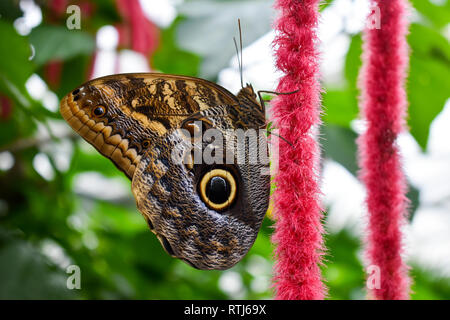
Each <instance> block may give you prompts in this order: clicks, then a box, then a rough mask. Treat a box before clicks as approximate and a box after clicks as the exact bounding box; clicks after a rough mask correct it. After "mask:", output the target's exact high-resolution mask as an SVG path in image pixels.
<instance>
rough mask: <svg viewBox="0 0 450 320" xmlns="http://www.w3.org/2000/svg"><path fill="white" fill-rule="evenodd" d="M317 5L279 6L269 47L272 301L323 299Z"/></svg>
mask: <svg viewBox="0 0 450 320" xmlns="http://www.w3.org/2000/svg"><path fill="white" fill-rule="evenodd" d="M319 2H320V1H319V0H303V1H298V0H297V1H296V0H278V1H277V2H276V8H277V9H278V10H279V14H280V15H279V18H278V20H277V22H276V29H277V31H278V35H277V37H276V38H275V41H274V47H275V50H276V66H277V68H278V69H279V70H281V71H283V73H284V76H283V77H282V78H281V79H280V82H279V85H278V88H277V91H279V92H291V91H295V90H298V92H297V93H293V94H289V95H281V96H279V97H277V99H276V100H275V102H274V104H273V109H272V110H273V111H272V115H273V118H274V120H275V122H276V123H277V126H278V128H279V130H280V131H279V133H280V136H282V137H284V138H286V139H287V140H289V141H291V142H292V143H293V146H292V147H291V146H290V145H288V144H287V143H285V142H283V141H280V149H279V169H278V170H279V171H278V174H277V176H276V177H275V183H276V186H277V187H276V189H275V192H274V198H275V212H274V217H275V219H276V224H275V232H274V235H273V237H272V241H273V242H274V244H275V245H276V249H275V256H276V258H277V260H276V262H275V267H274V279H273V281H274V286H275V298H276V299H296V300H297V299H301V300H309V299H323V298H324V296H325V294H326V288H325V286H324V284H323V283H322V276H321V271H320V264H321V258H322V255H323V251H324V248H323V239H322V233H323V227H322V223H321V220H322V208H321V204H320V200H319V198H320V191H319V158H320V151H319V146H318V142H317V138H316V136H317V130H318V126H319V125H320V112H321V109H320V91H321V89H320V84H319V59H318V51H317V46H318V39H317V35H316V29H317V24H318V15H319V13H318V4H319Z"/></svg>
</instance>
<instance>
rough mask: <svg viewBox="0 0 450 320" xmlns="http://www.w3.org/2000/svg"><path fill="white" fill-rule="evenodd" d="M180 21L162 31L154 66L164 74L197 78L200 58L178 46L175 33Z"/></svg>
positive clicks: (153, 57) (153, 62)
mask: <svg viewBox="0 0 450 320" xmlns="http://www.w3.org/2000/svg"><path fill="white" fill-rule="evenodd" d="M180 21H181V20H180V19H177V20H175V21H174V22H173V23H172V25H171V26H170V27H169V28H167V29H165V30H163V31H162V35H161V40H162V41H161V43H160V45H159V47H158V49H157V50H156V52H155V53H154V54H153V56H152V65H153V67H154V68H156V69H158V70H160V71H161V72H164V73H170V74H181V75H186V76H194V77H195V76H197V75H198V70H199V66H200V57H199V56H198V55H196V54H193V53H190V52H188V51H185V50H182V49H180V48H179V47H178V46H177V44H176V40H175V31H176V28H177V26H178V24H179V22H180Z"/></svg>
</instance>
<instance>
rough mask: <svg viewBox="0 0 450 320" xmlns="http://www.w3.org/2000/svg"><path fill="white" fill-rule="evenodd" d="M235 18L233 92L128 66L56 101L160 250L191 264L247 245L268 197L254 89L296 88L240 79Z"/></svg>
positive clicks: (228, 262) (229, 256) (223, 262)
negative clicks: (116, 175)
mask: <svg viewBox="0 0 450 320" xmlns="http://www.w3.org/2000/svg"><path fill="white" fill-rule="evenodd" d="M238 24H239V35H240V57H239V49H238V45H237V42H236V39H233V40H234V44H235V47H236V51H237V53H238V55H237V58H238V63H239V71H240V78H241V90H240V91H239V92H238V94H237V95H233V94H232V93H231V92H229V91H228V90H227V89H225V88H223V87H222V86H219V85H217V84H215V83H213V82H210V81H207V80H204V79H200V78H195V77H188V76H181V75H170V74H163V73H130V74H117V75H110V76H106V77H101V78H97V79H93V80H90V81H88V82H86V83H85V84H83V85H81V86H80V87H78V88H76V89H75V90H73V91H72V92H71V93H69V94H67V95H66V96H65V97H64V98H63V99H62V101H61V104H60V112H61V115H62V117H63V118H64V119H65V120H66V121H67V123H68V124H69V125H70V126H71V127H72V129H73V130H75V131H76V132H77V133H78V134H79V135H80V136H81V137H82V138H83V139H84V140H86V141H87V142H88V143H90V144H91V145H93V146H94V147H95V148H96V149H97V150H98V151H99V152H100V153H101V154H102V155H103V156H105V157H107V158H108V159H110V160H111V161H112V162H113V163H114V164H115V165H116V166H117V168H118V169H119V170H121V171H122V172H123V173H124V174H125V175H126V176H127V177H128V178H129V179H130V180H131V190H132V193H133V195H134V197H135V200H136V205H137V208H138V210H139V211H140V212H141V213H142V215H143V216H144V218H145V219H146V221H147V223H148V226H149V227H150V230H151V231H152V232H153V233H155V235H156V236H157V238H158V240H159V241H160V243H161V245H162V247H163V248H164V249H165V251H166V252H167V253H168V254H170V255H171V256H173V257H175V258H179V259H181V260H183V261H185V262H186V263H188V264H189V265H191V266H193V267H195V268H197V269H217V270H223V269H228V268H230V267H232V266H234V265H235V264H236V263H238V262H239V261H240V260H241V259H242V258H243V257H244V256H245V255H246V253H247V252H248V251H249V249H250V248H251V247H252V245H253V243H254V241H255V239H256V237H257V234H258V231H259V229H260V227H261V224H262V220H263V218H264V216H265V214H266V211H267V209H268V206H269V196H270V174H269V173H270V170H269V165H270V163H269V160H268V140H267V138H268V136H267V131H264V130H265V129H267V122H266V113H265V104H264V102H265V100H264V99H263V98H262V96H261V93H269V94H276V95H279V94H292V93H295V92H297V91H294V92H288V93H278V92H272V91H258V92H256V93H255V91H254V89H253V87H252V86H251V85H249V84H247V85H246V86H245V87H244V85H243V81H242V79H243V77H242V34H241V27H240V21H239V20H238ZM257 98H259V99H257ZM260 130H263V132H262V134H261V131H260ZM279 137H280V136H279ZM280 138H281V139H283V140H285V139H284V138H282V137H280ZM285 141H286V142H287V143H288V144H291V143H290V142H289V141H287V140H285ZM236 147H237V148H236Z"/></svg>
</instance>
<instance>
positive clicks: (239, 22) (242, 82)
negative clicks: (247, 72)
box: [238, 19, 244, 88]
mask: <svg viewBox="0 0 450 320" xmlns="http://www.w3.org/2000/svg"><path fill="white" fill-rule="evenodd" d="M238 26H239V44H240V47H241V67H240V70H239V72H240V75H241V87H242V88H244V81H243V78H244V75H243V71H242V69H243V64H244V62H243V59H242V56H243V54H242V29H241V19H238Z"/></svg>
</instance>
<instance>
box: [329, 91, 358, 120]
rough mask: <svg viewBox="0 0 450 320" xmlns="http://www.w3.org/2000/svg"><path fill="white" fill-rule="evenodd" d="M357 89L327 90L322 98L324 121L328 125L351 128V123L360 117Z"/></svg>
mask: <svg viewBox="0 0 450 320" xmlns="http://www.w3.org/2000/svg"><path fill="white" fill-rule="evenodd" d="M356 94H357V92H356V89H354V90H351V89H349V88H347V89H344V90H333V89H329V90H327V91H326V92H325V93H324V94H323V96H322V99H323V101H322V104H323V109H324V114H323V120H324V121H325V122H326V123H327V124H334V125H339V126H342V127H347V128H349V127H350V122H351V121H352V120H354V119H355V118H356V117H357V116H358V112H359V110H358V104H357V100H356V97H355V95H356Z"/></svg>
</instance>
